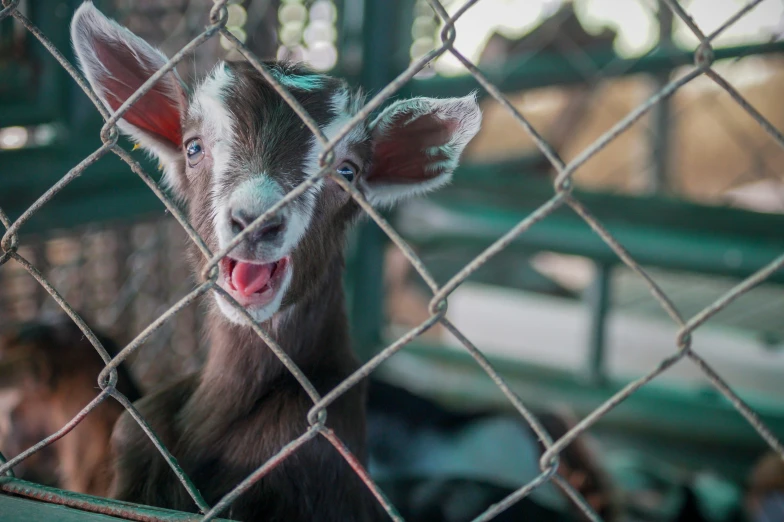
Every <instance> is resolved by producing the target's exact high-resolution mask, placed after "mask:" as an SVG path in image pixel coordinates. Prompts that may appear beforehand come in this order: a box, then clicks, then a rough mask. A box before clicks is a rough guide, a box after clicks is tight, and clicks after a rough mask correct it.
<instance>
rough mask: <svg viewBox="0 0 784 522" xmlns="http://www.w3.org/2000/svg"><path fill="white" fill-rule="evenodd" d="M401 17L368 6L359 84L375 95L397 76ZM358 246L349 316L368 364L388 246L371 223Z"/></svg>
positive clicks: (385, 7)
mask: <svg viewBox="0 0 784 522" xmlns="http://www.w3.org/2000/svg"><path fill="white" fill-rule="evenodd" d="M400 13H401V10H400V6H398V5H396V4H395V3H394V2H375V1H373V0H365V2H364V20H363V26H362V27H363V31H362V32H363V34H362V37H363V46H362V47H363V48H362V56H363V62H362V68H361V74H360V77H359V83H360V84H361V85H362V87H364V89H365V90H366V91H367V92H369V93H370V94H371V95H372V94H373V93H374V92H376V91H378V90H380V89H381V88H383V87H384V86H385V85H387V84H388V83H389V82H390V81H391V80H392V79H393V78H394V76H395V74H396V73H397V71H396V70H394V69H393V64H394V63H395V62H396V60H395V58H396V56H395V53H397V52H399V48H400V47H399V45H398V42H397V37H396V36H397V35H396V33H395V31H396V30H397V28H398V27H399V24H397V23H395V21H396V20H397V19H398V17H399V16H400ZM371 57H372V58H371ZM355 240H356V245H357V246H356V248H355V249H354V250H353V251H354V255H353V256H352V258H350V259H349V260H348V266H349V274H350V278H351V281H350V283H349V285H348V286H349V293H350V296H349V301H350V308H349V315H350V318H351V325H352V336H353V339H354V346H355V351H356V352H357V355H358V356H359V358H360V359H361V360H367V359H369V358H370V357H372V355H373V353H374V350H375V349H376V347H377V346H378V345H379V342H380V337H379V336H380V332H381V330H382V328H383V324H384V311H383V297H384V288H383V272H382V268H383V261H384V248H385V246H386V244H387V241H388V240H387V237H386V235H385V234H384V233H383V232H382V231H381V229H380V228H379V227H378V225H376V224H375V223H374V222H373V221H371V220H365V221H363V222H362V223H361V224H360V225H359V226H358V227H357V231H356V234H355Z"/></svg>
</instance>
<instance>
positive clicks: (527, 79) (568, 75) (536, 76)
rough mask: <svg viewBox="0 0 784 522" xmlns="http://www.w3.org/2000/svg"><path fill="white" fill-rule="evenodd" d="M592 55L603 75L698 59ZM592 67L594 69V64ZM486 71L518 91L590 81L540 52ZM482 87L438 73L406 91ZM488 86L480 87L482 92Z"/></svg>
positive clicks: (746, 52) (764, 50) (751, 48)
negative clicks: (437, 75) (440, 75)
mask: <svg viewBox="0 0 784 522" xmlns="http://www.w3.org/2000/svg"><path fill="white" fill-rule="evenodd" d="M781 52H784V42H773V43H764V44H755V45H739V46H734V47H722V48H718V49H714V51H713V54H714V57H715V59H716V60H724V59H730V58H741V57H744V56H750V55H764V54H774V53H781ZM588 59H590V60H591V61H592V62H593V66H594V67H595V68H596V69H597V70H601V71H602V77H603V78H615V77H618V76H628V75H632V74H640V73H646V74H651V73H659V72H662V71H671V70H674V69H676V68H678V67H681V66H684V65H689V64H693V63H694V52H692V51H685V50H682V49H674V50H664V49H662V48H659V47H656V48H654V49H652V50H651V51H650V52H648V53H647V54H645V55H644V56H641V57H634V58H620V57H618V55H616V54H615V53H613V52H602V53H593V54H591V55H590V56H589V57H588ZM594 67H592V69H593V68H594ZM482 72H483V73H484V74H485V76H487V79H488V80H490V82H492V83H493V84H494V85H495V86H496V87H498V88H499V89H501V91H502V92H515V91H521V90H524V89H535V88H538V87H547V86H551V85H566V84H576V83H582V82H584V81H586V77H585V70H584V68H582V67H579V66H577V65H576V64H575V62H574V61H573V60H572V59H570V58H569V57H565V56H561V55H550V54H547V53H538V54H536V55H533V56H529V57H523V58H518V59H515V60H510V61H509V62H507V63H505V64H503V65H502V66H490V65H488V66H486V67H482ZM477 88H479V85H478V84H477V82H476V80H475V79H474V78H473V77H472V76H469V75H466V76H458V77H435V78H431V79H428V80H421V81H416V82H411V83H409V84H408V86H407V87H406V88H405V89H404V93H405V95H413V96H465V94H466V93H467V92H470V91H472V90H474V89H477ZM482 95H484V90H482V89H480V96H482Z"/></svg>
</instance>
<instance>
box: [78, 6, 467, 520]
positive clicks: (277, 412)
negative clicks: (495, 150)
mask: <svg viewBox="0 0 784 522" xmlns="http://www.w3.org/2000/svg"><path fill="white" fill-rule="evenodd" d="M71 33H72V39H73V43H74V47H75V50H76V55H77V57H78V59H79V64H80V66H81V68H82V71H83V72H84V74H85V76H86V77H87V79H88V81H89V82H90V84H91V86H92V87H93V89H94V90H95V91H96V92H97V93H98V95H99V97H100V98H101V99H102V101H103V102H104V103H105V104H106V106H107V107H109V108H110V109H117V108H118V107H119V106H120V104H121V103H122V102H124V101H125V100H126V99H127V98H128V97H129V96H130V95H131V94H132V93H133V92H134V91H135V90H136V89H138V88H139V87H140V86H141V85H142V84H143V83H144V82H145V81H146V80H147V79H148V78H149V77H150V76H151V75H152V74H153V73H154V72H155V71H157V70H158V69H160V68H161V67H162V66H163V65H164V64H165V62H166V57H165V56H163V55H162V54H160V53H159V52H158V51H156V50H155V49H153V48H152V47H151V46H150V45H148V44H147V43H146V42H144V41H143V40H141V39H140V38H138V37H136V36H135V35H133V34H132V33H131V32H130V31H128V30H127V29H125V28H123V27H121V26H119V25H117V24H116V23H114V22H112V21H110V20H109V19H107V18H105V17H104V16H103V15H102V14H101V13H100V12H98V11H97V10H96V9H95V8H94V7H93V5H92V4H91V3H85V4H83V5H82V6H81V7H80V8H79V10H78V11H77V12H76V14H75V15H74V19H73V22H72V25H71ZM267 67H269V70H270V72H271V74H273V75H274V76H275V77H276V78H277V79H278V81H279V82H280V83H281V84H282V85H284V86H285V87H286V88H287V89H288V90H289V91H290V92H291V94H292V95H293V96H294V97H295V98H296V99H297V100H298V101H299V103H301V104H302V105H303V106H304V108H305V110H306V111H307V112H308V113H309V114H310V115H311V116H312V117H313V118H314V119H315V121H316V122H317V123H318V125H319V126H320V128H321V129H322V130H323V132H324V133H325V134H326V135H327V136H328V137H334V136H335V135H336V133H337V132H338V131H340V130H341V129H342V127H343V126H344V125H345V124H346V123H347V122H348V121H349V119H350V118H351V117H352V116H353V115H354V114H356V112H357V111H358V110H359V108H360V107H361V105H362V103H363V101H362V97H361V95H360V94H358V93H356V92H352V91H351V90H350V89H349V87H348V85H347V84H346V83H345V82H343V81H342V80H339V79H336V78H332V77H328V76H324V75H317V74H313V73H311V72H310V71H308V70H306V69H305V68H303V67H301V66H298V65H290V64H283V63H269V64H267ZM480 122H481V112H480V111H479V108H478V105H477V103H476V100H475V97H474V96H467V97H465V98H451V99H440V100H437V99H429V98H416V99H412V100H399V101H396V102H395V103H393V104H392V105H391V106H390V107H388V108H387V109H386V110H385V111H384V112H382V113H381V114H380V115H379V116H378V117H377V118H376V119H375V120H374V121H373V122H372V123H370V124H368V123H362V124H360V125H358V126H357V127H356V128H354V129H353V130H351V131H350V132H349V133H348V135H347V136H346V137H345V139H343V140H342V141H341V143H340V144H339V145H338V146H337V147H336V149H335V151H334V152H335V155H336V156H337V158H336V159H337V160H338V163H337V165H338V166H337V168H336V171H337V174H338V175H340V176H343V177H344V179H345V180H346V181H348V182H350V183H352V184H353V186H354V187H356V188H357V190H359V191H360V192H361V193H362V194H363V195H364V196H365V198H366V199H367V200H368V201H369V202H370V203H371V204H373V205H379V206H390V205H392V204H394V203H395V202H396V201H398V200H400V199H401V198H404V197H408V196H412V195H416V194H421V193H425V192H427V191H430V190H434V189H437V188H439V187H441V186H442V185H444V184H446V183H447V182H448V181H449V180H450V178H451V174H452V172H453V170H454V168H455V167H456V166H457V162H458V159H459V157H460V155H461V153H462V151H463V149H464V147H465V146H466V144H467V143H468V142H469V141H470V140H471V138H472V137H473V136H474V135H475V134H476V132H477V131H478V129H479V126H480ZM119 126H120V129H121V130H122V131H123V132H125V133H126V134H128V135H130V136H131V137H132V138H133V139H134V140H136V141H137V142H138V143H139V144H140V145H141V146H142V147H143V148H145V149H146V150H147V151H149V152H151V153H152V154H154V155H155V156H156V157H157V158H158V159H159V160H160V162H161V164H162V165H163V168H164V171H165V172H164V181H165V183H167V184H168V186H169V187H170V188H171V190H172V191H173V192H174V194H176V196H177V197H178V198H180V200H182V201H183V202H185V203H186V204H187V207H188V215H189V221H190V223H191V224H192V225H193V226H194V227H195V229H196V230H197V232H198V233H199V234H200V235H201V237H203V238H204V239H205V241H206V243H207V245H208V246H209V247H210V249H211V250H212V251H213V252H216V251H218V250H219V249H220V248H222V247H225V246H226V245H227V244H228V242H229V241H231V240H232V238H233V237H235V236H236V235H237V234H238V233H239V232H241V231H242V230H244V229H245V228H246V227H247V226H248V225H249V224H250V223H251V222H252V221H254V220H255V219H256V218H258V217H259V216H261V215H262V214H263V213H264V212H265V211H267V210H268V209H269V208H270V207H271V206H272V205H274V204H275V203H276V202H278V201H279V200H280V199H281V198H282V197H283V196H284V195H285V194H286V193H287V192H289V191H290V190H291V189H293V188H294V187H296V186H297V185H298V184H299V183H300V182H302V181H304V180H305V179H306V178H307V177H308V176H310V175H312V174H314V173H316V172H318V170H320V169H319V166H318V155H319V153H320V151H321V147H320V145H319V144H318V142H317V141H316V140H315V138H314V137H313V136H312V134H311V132H310V131H309V130H308V129H307V127H306V126H305V124H304V123H302V122H301V120H300V119H299V118H298V117H297V116H296V114H295V113H294V111H293V110H292V109H291V108H290V107H289V106H288V105H287V104H286V102H285V101H284V100H283V99H282V98H281V97H280V96H279V95H278V94H277V93H276V92H275V91H274V89H273V88H272V87H271V86H270V85H269V84H268V83H267V82H266V81H265V80H264V78H263V77H262V76H261V74H260V73H259V72H258V71H257V70H256V69H254V68H253V67H252V66H250V65H249V64H247V63H244V62H235V63H224V62H221V63H219V64H217V66H216V67H215V68H214V70H213V71H212V72H211V74H209V75H208V77H207V78H206V79H205V80H204V81H202V82H201V83H199V84H198V85H196V86H195V88H194V89H192V90H189V89H188V88H186V87H185V86H184V85H183V83H182V82H181V81H180V79H179V77H178V76H177V75H176V74H175V73H168V74H167V75H165V76H164V77H163V78H162V79H161V81H159V82H158V83H157V84H156V85H155V86H154V87H153V88H152V90H151V91H150V92H148V93H147V94H145V95H144V96H143V97H142V98H141V99H140V100H139V101H138V102H137V103H136V104H134V105H133V106H132V107H131V109H130V110H129V111H128V112H126V113H125V115H124V117H123V119H122V120H121V121H120V124H119ZM359 216H360V207H359V205H358V204H356V202H355V201H354V200H353V199H352V198H350V197H349V195H348V194H347V193H346V192H345V191H343V190H342V189H341V188H340V187H339V185H338V184H337V183H336V182H335V181H333V180H331V179H324V180H321V181H319V182H317V183H316V184H315V185H314V186H313V187H311V188H309V189H308V190H307V191H306V192H305V193H304V194H302V195H301V196H300V197H298V198H297V199H296V200H295V201H293V202H292V204H290V205H288V206H286V207H285V209H283V210H282V211H280V212H279V213H278V214H277V216H276V217H275V218H273V219H271V220H269V221H268V222H267V223H265V224H264V225H263V226H262V227H260V228H258V229H257V230H255V231H254V232H253V233H252V234H250V235H249V236H248V237H246V238H245V239H244V241H243V242H242V243H241V244H240V245H239V246H238V247H237V248H235V249H234V250H232V251H231V252H230V254H229V256H228V257H226V258H224V259H223V261H222V262H221V263H220V275H219V285H220V287H221V288H222V289H223V290H225V291H226V292H227V293H228V294H229V295H230V296H231V297H232V298H233V299H235V300H236V301H237V302H238V303H239V304H240V305H241V306H242V307H243V308H244V309H245V311H246V312H247V313H248V314H249V315H250V316H251V317H252V318H253V319H254V320H255V321H257V322H259V323H261V324H262V326H263V327H264V328H265V329H266V330H267V331H268V332H270V334H271V335H272V336H273V337H274V338H275V340H276V341H277V343H279V345H280V346H281V347H282V348H283V349H284V350H286V352H287V353H288V355H289V356H290V357H291V358H292V359H293V360H294V361H295V362H296V363H297V365H298V366H299V367H300V368H301V369H302V370H303V372H304V373H305V375H307V377H308V378H309V379H310V380H311V382H312V383H313V384H314V386H315V387H316V389H317V390H318V391H319V392H320V393H322V394H324V393H327V392H329V391H330V390H331V389H333V388H334V387H335V386H336V385H338V384H339V383H340V382H341V381H343V380H344V379H345V378H346V377H348V376H349V375H351V373H352V372H354V371H355V370H356V368H357V367H358V363H357V361H356V359H355V357H354V355H353V353H352V351H351V347H350V344H349V332H348V321H347V317H346V313H345V310H344V308H345V307H344V294H343V286H342V273H343V270H344V254H343V243H344V239H345V233H346V230H347V228H348V227H349V226H350V225H351V224H352V222H354V221H355V220H356V219H357V218H358V217H359ZM191 261H192V266H193V269H194V270H195V273H197V274H199V273H201V270H202V269H203V267H204V266H205V261H204V258H203V256H201V254H200V253H199V252H198V251H197V250H196V249H195V247H193V249H192V255H191ZM211 299H212V298H211ZM214 305H215V306H213V307H212V308H211V310H210V312H209V324H210V351H209V355H208V358H207V362H206V364H205V366H204V368H203V369H202V370H201V371H200V372H199V373H198V374H196V375H193V376H190V377H188V378H185V379H184V380H182V381H180V382H177V383H176V384H173V385H172V386H170V387H167V388H165V389H162V390H158V391H155V392H153V393H151V394H150V395H148V396H146V397H145V398H144V399H142V400H141V401H139V403H138V404H137V407H138V408H139V410H140V412H141V414H142V415H143V416H144V417H145V418H146V419H147V420H148V421H149V422H150V424H151V425H152V427H153V428H154V429H155V430H156V432H157V433H158V434H159V435H160V436H161V438H162V440H163V442H164V444H165V445H166V446H167V447H168V448H169V449H171V451H172V453H173V455H174V456H175V457H176V458H177V460H178V462H179V463H180V465H181V466H182V468H183V469H184V471H185V472H186V473H187V474H188V475H189V476H190V477H191V478H192V479H193V481H194V482H195V484H196V486H197V487H198V489H199V491H200V492H201V494H202V495H203V496H204V497H205V500H206V501H207V502H208V503H210V504H213V503H215V502H216V501H217V500H219V499H220V498H221V497H222V496H223V495H225V494H226V493H228V492H229V491H230V490H231V489H232V488H233V487H234V486H236V485H237V484H238V483H239V482H240V481H242V480H243V479H245V478H246V477H247V476H248V475H249V474H251V473H252V472H253V471H254V470H256V469H257V468H258V467H259V466H261V465H262V464H264V463H265V462H266V461H267V460H268V459H269V458H270V457H272V456H273V455H275V454H276V453H277V452H278V451H279V450H280V449H281V448H282V447H283V446H284V445H285V444H287V443H288V442H290V441H292V440H293V439H295V438H297V437H298V436H299V435H301V434H302V433H304V432H305V431H306V430H307V428H308V423H307V413H308V411H309V409H310V408H311V407H312V401H311V399H310V397H309V396H308V395H307V394H306V392H305V391H304V390H303V389H302V387H301V386H300V384H299V383H298V382H297V381H296V380H295V379H294V377H292V376H291V374H290V373H289V371H288V370H286V369H285V367H284V366H283V365H282V364H281V363H280V362H279V360H278V359H277V358H276V357H275V355H274V354H273V353H272V352H271V350H270V349H269V347H268V346H267V345H266V344H265V343H264V342H263V341H262V340H261V339H260V338H259V337H258V336H257V335H256V334H255V333H254V332H253V331H252V329H251V328H250V327H249V326H247V325H246V324H245V323H244V322H243V317H242V316H241V314H240V313H239V312H238V311H236V310H235V309H234V308H232V307H231V306H230V305H229V304H228V302H227V301H226V300H225V299H224V298H223V297H220V296H215V297H214ZM327 426H328V427H330V428H332V429H333V430H334V431H335V432H336V434H337V435H338V436H339V437H340V438H341V439H342V440H343V441H344V443H345V444H346V445H347V446H348V448H349V449H350V450H351V451H352V452H353V453H354V454H355V455H356V456H357V457H358V458H359V459H360V461H362V462H365V461H366V458H367V456H366V453H367V449H366V433H365V430H366V428H365V386H364V383H363V384H360V385H357V386H354V387H353V388H352V389H350V390H349V391H348V392H346V393H345V394H344V395H342V396H341V397H340V398H339V399H337V400H336V401H335V402H334V403H333V404H332V405H331V406H330V407H329V408H328V419H327ZM113 437H114V440H113V447H114V449H115V451H116V452H117V464H116V468H115V470H116V476H115V482H114V486H113V490H112V494H113V496H114V497H116V498H119V499H122V500H128V501H134V502H141V503H145V504H151V505H156V506H163V507H168V508H174V509H180V510H186V511H193V510H195V505H194V502H193V500H192V499H190V498H189V496H188V495H187V492H186V491H185V489H184V488H183V487H182V485H181V484H180V483H179V481H178V480H177V478H176V477H175V476H174V474H173V472H172V471H171V470H170V468H169V467H168V465H167V464H166V462H165V461H164V460H163V458H162V457H161V456H160V454H159V453H158V451H157V450H156V449H155V448H154V447H153V445H152V444H151V443H150V441H149V440H148V438H147V437H146V436H145V435H144V434H143V433H142V431H141V429H140V428H139V427H138V426H137V425H136V423H135V422H134V421H133V420H132V419H131V418H130V417H129V416H128V415H124V416H123V417H122V418H121V419H120V421H119V422H118V424H117V427H116V429H115V432H114V436H113ZM226 515H227V516H229V517H232V518H239V519H243V520H265V521H284V520H285V521H287V522H289V521H309V522H310V521H324V522H334V521H338V520H339V521H345V522H351V521H367V520H376V519H382V518H386V516H385V515H384V514H382V513H380V508H379V506H378V503H377V501H376V499H375V498H373V496H372V494H371V492H370V491H369V489H368V488H367V487H366V486H365V485H364V484H363V483H362V482H361V481H360V479H359V478H358V477H357V476H356V474H355V473H354V472H353V471H352V469H351V468H350V467H349V466H348V464H347V463H346V461H345V460H344V459H343V457H342V456H341V455H340V454H339V453H338V452H337V450H335V449H334V448H333V447H332V445H331V444H330V443H329V442H328V441H327V440H326V439H324V438H323V437H316V438H314V439H312V440H310V441H308V442H307V443H306V444H304V445H303V446H302V447H300V448H299V450H298V451H297V452H296V453H295V454H294V455H292V456H291V457H289V458H288V459H286V460H284V461H283V462H281V463H280V464H278V465H277V466H276V467H275V468H274V469H273V470H272V471H270V472H269V473H268V474H267V475H266V476H265V477H264V478H262V479H261V480H260V481H259V482H258V483H257V484H255V485H254V486H253V487H252V488H251V489H250V490H249V491H247V492H246V493H245V494H243V495H242V496H241V497H240V498H239V499H237V500H236V501H235V502H234V503H233V504H232V506H231V509H230V510H229V511H228V512H227V513H224V516H226Z"/></svg>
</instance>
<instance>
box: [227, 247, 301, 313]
mask: <svg viewBox="0 0 784 522" xmlns="http://www.w3.org/2000/svg"><path fill="white" fill-rule="evenodd" d="M289 266H290V261H289V258H288V257H283V258H281V259H278V260H277V261H273V262H272V263H256V262H248V261H239V260H237V259H232V258H230V257H224V258H223V259H222V260H221V263H220V268H221V275H222V278H223V285H221V286H223V287H224V289H225V290H226V291H228V292H229V294H230V295H231V296H232V297H233V298H234V299H235V300H236V301H237V302H238V303H239V304H241V305H242V306H244V307H246V308H247V307H251V306H252V307H260V306H265V305H267V304H269V303H270V302H271V301H272V300H273V299H274V298H275V295H276V294H277V293H278V290H280V286H281V282H282V281H283V277H284V276H285V274H286V270H288V268H289Z"/></svg>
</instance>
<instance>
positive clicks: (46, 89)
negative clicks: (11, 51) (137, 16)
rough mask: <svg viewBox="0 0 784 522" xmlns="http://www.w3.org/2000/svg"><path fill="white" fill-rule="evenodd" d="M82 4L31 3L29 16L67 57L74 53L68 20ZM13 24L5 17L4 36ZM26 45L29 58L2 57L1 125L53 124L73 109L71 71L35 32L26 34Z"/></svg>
mask: <svg viewBox="0 0 784 522" xmlns="http://www.w3.org/2000/svg"><path fill="white" fill-rule="evenodd" d="M78 3H79V2H77V1H76V0H67V1H66V0H63V1H61V2H58V3H57V5H51V4H49V3H43V2H28V3H27V5H28V8H29V15H28V17H29V18H30V19H31V20H32V22H33V23H34V24H35V25H36V26H37V27H38V28H39V29H41V31H42V32H43V33H44V34H45V35H46V36H47V37H48V38H49V40H51V42H52V43H53V44H54V45H55V46H56V47H57V48H58V49H59V50H60V51H61V52H63V53H64V54H65V56H66V57H70V55H71V52H70V44H69V41H70V40H69V34H68V19H69V17H70V15H71V13H72V12H73V7H74V6H75V5H77V4H78ZM13 24H14V21H13V20H12V19H10V18H8V19H6V20H3V22H2V25H0V31H2V35H3V36H5V35H7V34H9V33H10V30H11V27H12V26H13ZM24 47H25V48H24V56H25V57H26V59H25V60H23V61H18V60H12V61H3V60H0V127H5V126H8V125H35V124H39V123H49V122H52V121H55V120H62V119H64V118H66V117H67V115H68V112H69V111H68V102H69V99H68V96H69V91H70V90H69V88H68V87H67V82H69V81H70V80H69V79H68V74H67V73H66V72H65V70H63V68H62V67H60V65H59V64H58V63H57V61H56V60H55V59H54V58H53V57H52V56H51V55H50V54H49V52H48V51H47V50H46V49H44V47H43V46H42V45H41V44H40V43H39V42H38V41H37V40H36V39H35V38H34V37H33V36H32V35H30V34H26V35H25V46H24ZM20 86H21V88H20Z"/></svg>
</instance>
